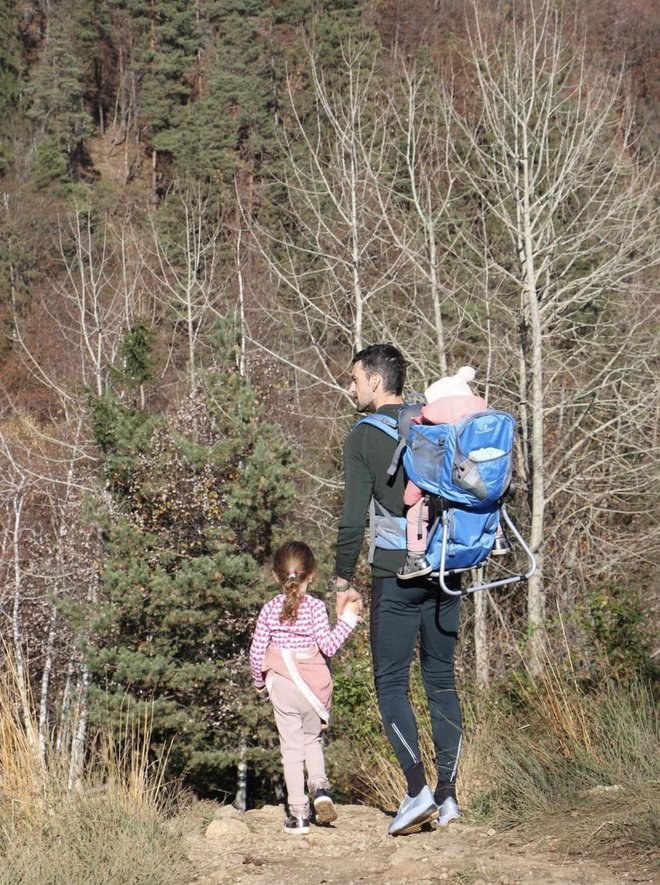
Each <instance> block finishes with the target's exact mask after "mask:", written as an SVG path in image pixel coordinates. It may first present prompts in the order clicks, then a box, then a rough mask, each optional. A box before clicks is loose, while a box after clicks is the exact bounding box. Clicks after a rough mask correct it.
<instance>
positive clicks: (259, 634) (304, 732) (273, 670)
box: [250, 541, 362, 835]
mask: <svg viewBox="0 0 660 885" xmlns="http://www.w3.org/2000/svg"><path fill="white" fill-rule="evenodd" d="M315 574H316V561H315V559H314V554H313V553H312V551H311V550H310V548H309V547H308V546H307V544H305V543H303V542H302V541H287V542H286V543H285V544H283V545H282V546H281V547H280V548H279V549H278V550H277V551H276V553H275V556H274V558H273V576H274V577H275V579H276V581H277V582H278V584H279V585H280V590H281V592H280V593H279V594H278V595H277V596H275V597H273V599H271V600H269V601H268V602H267V603H266V604H265V605H264V606H263V608H262V609H261V611H260V612H259V617H258V618H257V624H256V627H255V630H254V636H253V638H252V644H251V646H250V670H251V673H252V680H253V682H254V684H255V687H256V689H257V691H263V690H264V688H266V689H267V690H268V694H269V696H270V700H271V702H272V704H273V709H274V711H275V722H276V724H277V731H278V733H279V737H280V749H281V751H282V765H283V767H284V781H285V783H286V790H287V800H288V807H289V813H288V815H287V818H286V821H285V823H284V832H285V833H292V834H297V835H304V834H306V833H309V816H310V806H309V800H308V799H307V796H306V795H305V768H307V784H308V787H309V792H310V794H311V796H312V801H313V803H314V810H315V813H316V822H317V823H319V824H327V823H330V822H331V821H333V820H335V819H336V817H337V812H336V811H335V807H334V805H333V804H332V797H331V795H330V793H329V787H330V785H329V783H328V779H327V777H326V774H325V762H324V759H323V744H322V740H321V729H322V728H324V727H326V726H327V724H328V721H329V716H330V714H329V707H330V701H331V697H332V677H331V675H330V669H329V667H328V665H327V662H326V659H325V658H326V657H332V655H333V654H334V653H335V652H336V651H337V650H338V649H339V648H340V647H341V646H342V645H343V644H344V642H345V641H346V640H347V639H348V637H349V636H350V634H351V632H352V631H353V629H354V628H355V625H356V624H357V622H358V615H359V613H360V611H361V610H362V602H361V601H360V600H352V601H350V602H347V603H346V605H345V607H344V609H343V611H341V612H339V611H338V619H337V623H336V625H335V627H334V629H330V624H329V622H328V613H327V611H326V608H325V604H324V603H323V602H322V601H321V600H320V599H316V598H314V597H313V596H308V594H307V589H308V587H309V585H310V584H311V583H312V581H313V580H314V576H315ZM324 656H325V657H324Z"/></svg>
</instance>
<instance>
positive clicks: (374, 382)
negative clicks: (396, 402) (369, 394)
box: [369, 372, 383, 393]
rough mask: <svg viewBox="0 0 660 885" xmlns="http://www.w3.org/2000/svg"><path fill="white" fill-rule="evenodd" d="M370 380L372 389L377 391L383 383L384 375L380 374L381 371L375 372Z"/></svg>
mask: <svg viewBox="0 0 660 885" xmlns="http://www.w3.org/2000/svg"><path fill="white" fill-rule="evenodd" d="M369 381H370V382H371V389H372V390H373V392H374V393H375V392H376V391H377V390H378V388H379V387H380V385H381V384H382V383H383V376H382V375H381V374H380V372H374V373H373V374H372V375H371V377H370V378H369Z"/></svg>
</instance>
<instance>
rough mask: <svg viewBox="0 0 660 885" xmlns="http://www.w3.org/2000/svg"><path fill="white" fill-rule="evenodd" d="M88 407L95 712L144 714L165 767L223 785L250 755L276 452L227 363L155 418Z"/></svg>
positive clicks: (278, 508)
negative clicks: (96, 560)
mask: <svg viewBox="0 0 660 885" xmlns="http://www.w3.org/2000/svg"><path fill="white" fill-rule="evenodd" d="M134 344H135V342H134V341H133V345H134ZM143 364H144V360H142V359H141V360H139V366H140V373H141V376H143V375H144V372H143ZM125 371H129V367H128V363H126V362H125ZM91 411H92V423H93V428H94V434H95V438H96V441H97V444H98V446H99V449H100V452H101V456H102V462H103V467H104V473H105V481H106V483H107V489H108V490H109V493H110V497H111V500H112V505H111V507H110V508H109V509H108V510H107V512H106V513H105V515H104V518H103V519H104V525H105V533H106V542H105V555H104V558H103V564H102V575H101V581H100V598H99V600H98V603H97V604H96V605H94V606H92V608H91V610H90V611H89V612H88V613H86V617H87V618H88V621H87V628H88V629H87V640H86V657H87V661H88V663H89V666H90V669H91V671H92V674H93V677H94V681H95V695H94V697H95V700H96V716H97V717H102V716H103V715H105V713H104V711H107V712H109V714H110V716H111V717H112V718H114V717H116V718H117V719H118V718H119V717H120V716H121V715H122V711H123V713H124V714H126V713H127V711H129V710H131V711H140V710H143V709H144V708H149V709H153V725H154V732H153V746H154V748H155V749H156V751H157V752H160V753H163V754H165V753H168V752H169V764H170V768H171V770H172V771H174V772H176V773H181V772H185V774H186V779H187V781H188V783H190V784H191V785H192V786H194V787H196V788H198V789H199V790H200V791H203V792H206V793H207V794H208V793H209V792H213V791H214V790H222V789H232V788H233V785H234V777H235V765H236V763H237V761H238V759H239V757H240V754H241V752H242V746H241V745H242V744H247V746H248V747H250V746H251V745H256V746H257V749H255V754H256V755H257V756H258V757H262V756H263V748H262V747H261V745H262V743H263V742H262V740H261V739H260V740H258V741H257V740H256V734H257V731H258V729H259V728H260V727H261V724H262V720H263V714H261V713H259V711H258V708H257V707H256V701H255V699H254V691H253V690H252V688H251V684H250V677H249V670H248V667H247V649H248V646H249V641H250V636H251V631H252V625H253V619H254V617H255V615H256V613H257V612H258V609H259V606H260V604H261V603H262V602H263V601H264V599H265V598H266V597H267V595H268V594H269V593H271V592H272V586H269V585H267V584H266V583H265V582H264V574H263V566H264V564H265V563H266V562H267V561H268V560H269V557H270V555H271V552H272V551H271V548H272V544H273V537H274V534H275V533H276V532H277V531H278V527H279V526H280V523H281V521H282V519H283V518H284V515H285V514H286V512H287V510H288V509H289V506H290V503H291V498H292V491H291V486H290V484H289V464H290V459H291V454H290V451H289V448H288V446H287V444H286V442H285V441H284V439H283V436H282V433H281V431H280V430H279V429H278V428H276V427H275V426H274V425H271V424H269V423H268V422H267V421H265V420H264V418H263V415H262V413H261V409H260V406H259V403H258V402H257V401H256V399H255V395H254V393H253V391H252V390H251V389H250V387H249V385H248V384H247V383H246V381H245V380H244V379H243V378H241V377H240V376H239V374H238V372H237V371H236V370H235V368H234V367H233V366H232V365H231V364H225V365H218V366H216V367H215V368H213V369H209V370H207V372H206V375H205V378H204V382H203V384H202V385H200V387H199V388H198V389H197V390H196V391H194V392H193V393H192V394H190V395H189V396H188V398H187V399H186V400H185V401H184V402H183V403H181V404H180V405H179V406H178V407H176V408H174V409H172V410H171V411H170V412H168V414H167V415H153V414H152V415H150V414H147V413H145V412H144V411H142V410H140V409H137V408H133V407H129V406H127V405H125V404H124V402H121V401H120V400H119V399H117V398H113V397H106V398H104V399H97V400H95V401H94V402H93V404H92V410H91ZM83 614H84V613H83V612H79V616H82V615H83ZM271 741H272V736H271Z"/></svg>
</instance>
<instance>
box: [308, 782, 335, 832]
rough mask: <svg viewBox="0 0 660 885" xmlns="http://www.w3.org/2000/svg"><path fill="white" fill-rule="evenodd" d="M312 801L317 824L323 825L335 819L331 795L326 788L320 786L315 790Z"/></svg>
mask: <svg viewBox="0 0 660 885" xmlns="http://www.w3.org/2000/svg"><path fill="white" fill-rule="evenodd" d="M312 802H313V803H314V814H315V819H316V823H317V824H321V825H324V824H329V823H332V821H333V820H337V810H336V809H335V806H334V805H333V803H332V796H331V795H330V793H328V791H327V790H324V789H322V788H321V789H318V790H315V791H314V796H313V797H312Z"/></svg>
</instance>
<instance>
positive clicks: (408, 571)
mask: <svg viewBox="0 0 660 885" xmlns="http://www.w3.org/2000/svg"><path fill="white" fill-rule="evenodd" d="M431 571H432V569H431V566H430V565H429V563H428V560H427V559H426V557H425V556H424V554H423V553H408V554H407V556H406V561H405V562H404V563H403V565H402V566H401V568H400V569H399V571H398V572H397V573H396V576H397V578H398V579H399V580H400V581H410V580H411V578H421V577H423V576H424V575H430V574H431Z"/></svg>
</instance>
